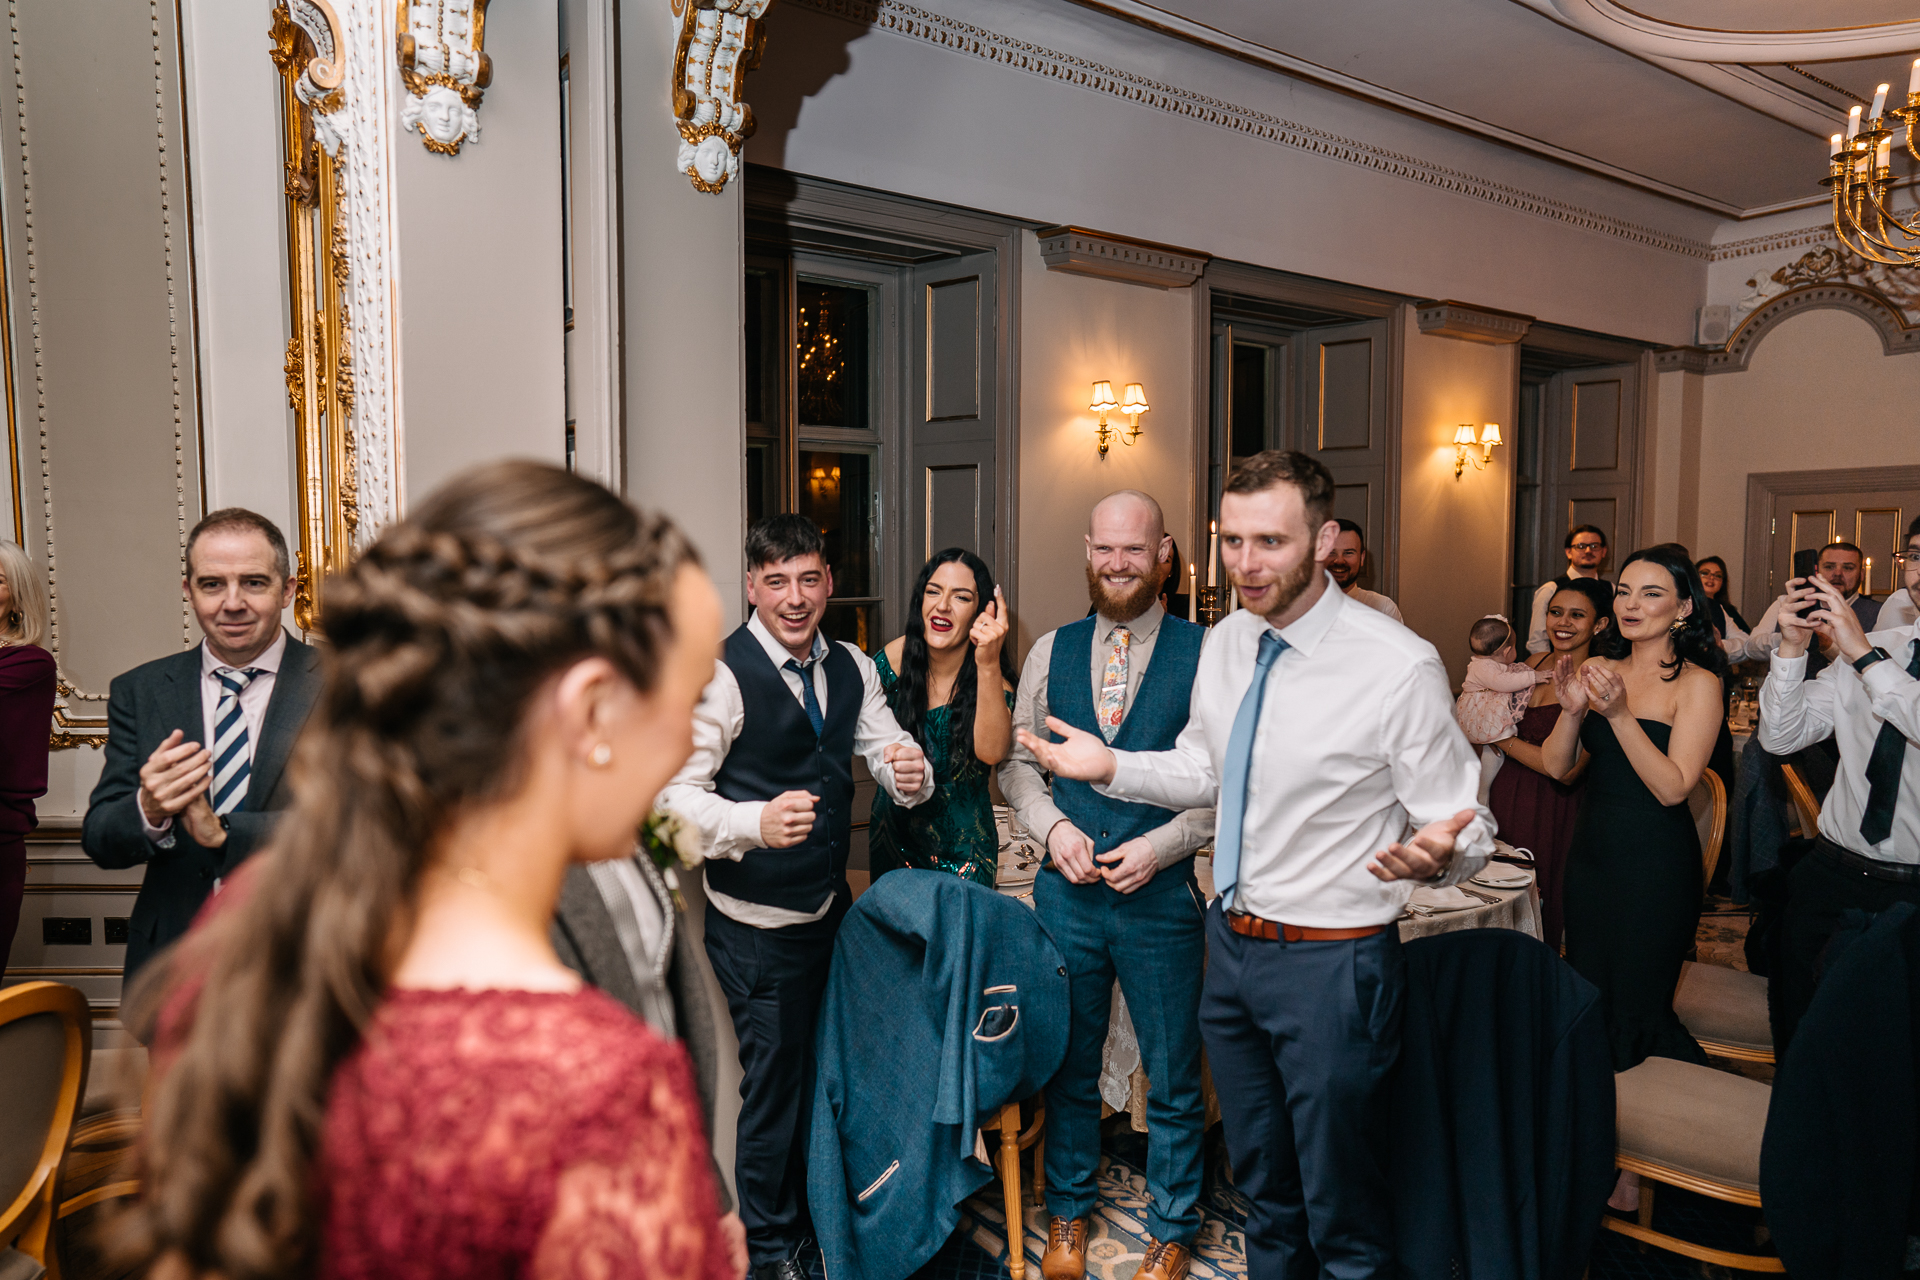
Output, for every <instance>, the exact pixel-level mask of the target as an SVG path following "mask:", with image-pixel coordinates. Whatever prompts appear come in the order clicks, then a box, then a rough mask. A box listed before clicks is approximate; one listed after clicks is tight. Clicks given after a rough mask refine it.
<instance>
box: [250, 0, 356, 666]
mask: <svg viewBox="0 0 1920 1280" xmlns="http://www.w3.org/2000/svg"><path fill="white" fill-rule="evenodd" d="M269 35H270V36H271V38H272V40H273V51H272V56H273V64H274V65H275V66H276V67H278V68H279V69H280V81H281V89H282V92H281V98H280V112H281V125H282V129H281V147H282V154H283V156H284V158H285V161H286V172H287V182H286V197H287V277H288V278H287V298H288V309H289V311H290V312H291V319H292V322H293V324H292V330H293V336H292V337H291V338H289V339H288V340H287V366H286V374H287V399H288V401H289V402H290V403H291V404H292V406H293V417H294V444H295V450H294V452H295V466H296V468H297V470H298V486H297V493H298V496H299V518H300V546H299V551H298V553H297V559H298V569H297V575H296V576H297V580H298V586H297V588H296V590H295V594H294V600H293V616H294V621H295V622H296V623H297V624H298V625H299V626H300V627H301V628H302V629H303V630H307V631H311V630H313V629H314V626H315V624H316V621H317V618H318V615H319V606H320V593H321V584H322V583H323V582H324V581H325V579H326V578H327V576H328V575H329V574H333V573H338V572H340V571H341V570H343V569H345V568H346V566H347V562H348V560H349V559H351V557H352V553H353V531H354V529H355V528H356V527H357V526H358V525H359V523H360V511H359V495H358V482H357V481H356V479H355V475H356V471H355V460H354V441H353V426H352V418H353V352H352V347H351V345H350V342H351V338H350V333H351V330H350V328H349V326H348V317H347V273H348V266H349V262H350V259H349V256H348V247H347V246H348V235H347V222H346V212H345V206H344V203H343V201H342V200H341V194H340V193H341V187H342V177H343V173H342V170H343V169H344V167H345V165H344V163H343V161H344V153H343V151H342V149H341V146H340V133H339V130H338V129H337V128H336V127H335V122H334V121H332V120H330V119H328V117H329V116H331V115H333V113H335V112H337V111H339V110H340V106H341V102H342V95H341V91H340V86H341V82H342V81H343V79H344V78H345V70H346V68H345V61H344V53H345V42H344V40H343V39H342V34H341V27H340V20H339V19H338V18H337V17H336V16H335V14H334V12H333V8H332V6H331V5H329V4H328V3H327V0H288V3H284V4H280V5H278V6H276V7H275V8H274V10H273V27H272V30H271V31H270V32H269Z"/></svg>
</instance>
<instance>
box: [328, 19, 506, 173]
mask: <svg viewBox="0 0 1920 1280" xmlns="http://www.w3.org/2000/svg"><path fill="white" fill-rule="evenodd" d="M321 2H322V0H294V7H295V9H296V10H297V9H298V7H299V6H300V5H301V4H303V3H321ZM397 3H398V6H399V7H398V8H397V9H396V10H395V18H394V21H395V25H396V26H397V27H398V28H399V31H400V37H399V41H398V43H397V45H396V47H397V48H398V49H399V51H400V78H401V80H402V81H403V82H405V84H406V86H407V100H406V101H405V102H403V103H401V104H400V128H401V131H402V132H410V131H413V130H416V129H417V130H418V131H419V133H420V141H421V142H422V143H423V144H425V146H426V148H427V150H429V151H433V152H437V153H439V154H440V155H443V156H457V155H459V154H460V144H461V143H462V142H478V141H480V116H479V111H480V100H481V98H483V97H484V96H485V93H484V91H485V89H486V87H487V86H488V85H490V84H492V83H493V59H492V58H489V57H488V56H487V53H486V49H485V48H484V46H485V44H486V36H487V0H397ZM294 18H295V21H298V20H299V14H298V13H297V12H296V13H295V15H294Z"/></svg>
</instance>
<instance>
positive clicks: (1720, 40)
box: [1523, 0, 1920, 63]
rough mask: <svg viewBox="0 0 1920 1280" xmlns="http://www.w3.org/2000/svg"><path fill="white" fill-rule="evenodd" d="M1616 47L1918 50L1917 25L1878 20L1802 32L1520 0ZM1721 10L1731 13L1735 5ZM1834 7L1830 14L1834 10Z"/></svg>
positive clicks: (1782, 58)
mask: <svg viewBox="0 0 1920 1280" xmlns="http://www.w3.org/2000/svg"><path fill="white" fill-rule="evenodd" d="M1523 2H1524V3H1526V4H1528V5H1530V6H1531V7H1533V8H1535V9H1540V10H1541V11H1542V12H1551V13H1552V15H1553V16H1555V17H1557V18H1559V19H1560V20H1561V21H1562V22H1564V23H1566V24H1567V25H1568V26H1570V27H1574V28H1577V29H1578V30H1581V31H1584V32H1586V33H1587V34H1588V35H1590V36H1592V37H1593V38H1594V39H1596V40H1599V41H1602V42H1603V43H1606V44H1610V45H1612V46H1613V47H1614V48H1616V49H1624V50H1626V51H1627V52H1628V53H1634V54H1639V55H1641V56H1642V57H1656V58H1673V59H1677V60H1679V61H1682V62H1720V63H1726V62H1760V63H1783V62H1837V61H1840V60H1841V59H1846V58H1881V57H1886V56H1888V55H1890V54H1897V53H1911V52H1913V50H1914V49H1916V48H1920V22H1883V23H1873V24H1869V25H1866V26H1834V27H1827V28H1825V29H1809V30H1805V31H1741V30H1738V29H1735V28H1731V27H1726V28H1719V29H1716V28H1712V27H1695V26H1684V25H1682V24H1680V23H1677V22H1664V21H1662V20H1660V19H1658V18H1653V17H1649V16H1648V15H1646V14H1643V13H1637V12H1635V11H1634V10H1632V9H1629V8H1627V7H1626V6H1625V5H1623V4H1619V3H1617V2H1616V0H1523ZM1727 8H1728V9H1729V10H1730V11H1731V12H1734V13H1737V12H1738V11H1739V9H1740V6H1739V5H1729V6H1727ZM1839 10H1840V6H1838V5H1835V6H1833V7H1832V9H1831V10H1830V12H1838V11H1839Z"/></svg>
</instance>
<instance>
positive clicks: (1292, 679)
mask: <svg viewBox="0 0 1920 1280" xmlns="http://www.w3.org/2000/svg"><path fill="white" fill-rule="evenodd" d="M1265 630H1267V623H1266V619H1264V618H1261V617H1259V616H1257V615H1255V614H1253V613H1251V612H1249V611H1247V610H1244V609H1242V610H1240V611H1238V612H1235V613H1232V614H1229V615H1228V616H1227V618H1226V619H1225V621H1223V622H1221V623H1220V624H1219V625H1218V626H1216V627H1214V628H1213V634H1212V635H1211V636H1209V637H1208V639H1207V646H1206V648H1205V649H1203V650H1201V653H1200V673H1199V676H1198V677H1197V678H1196V679H1195V681H1194V686H1193V708H1192V712H1191V714H1190V716H1189V718H1188V720H1187V727H1186V729H1185V730H1184V731H1183V732H1182V733H1181V734H1180V740H1179V742H1178V743H1177V744H1175V746H1174V749H1173V750H1171V751H1154V752H1132V751H1116V752H1114V753H1113V754H1114V759H1115V769H1114V777H1113V781H1112V783H1110V784H1108V785H1107V786H1104V787H1100V788H1098V790H1100V791H1101V792H1102V793H1103V794H1106V795H1110V796H1113V797H1115V798H1117V799H1121V800H1144V801H1146V802H1147V803H1149V804H1158V805H1164V806H1166V807H1168V808H1171V809H1180V808H1190V807H1193V806H1196V805H1202V804H1211V803H1213V801H1214V797H1215V793H1216V792H1217V790H1218V787H1219V783H1218V779H1219V777H1220V776H1221V774H1222V773H1223V772H1224V771H1225V765H1226V757H1227V740H1228V738H1229V736H1230V735H1231V734H1232V731H1233V720H1234V717H1235V715H1237V714H1238V712H1239V710H1240V702H1241V699H1242V698H1244V697H1245V696H1246V692H1247V689H1248V687H1249V686H1250V685H1251V684H1252V682H1253V671H1254V657H1255V655H1256V654H1257V652H1258V650H1259V644H1260V635H1261V633H1262V632H1263V631H1265ZM1277 634H1278V635H1279V636H1280V638H1281V639H1282V640H1285V641H1286V642H1287V644H1288V646H1289V647H1288V648H1287V649H1286V650H1285V651H1284V652H1282V653H1281V654H1280V657H1279V659H1278V660H1277V661H1275V663H1274V664H1273V669H1272V670H1271V671H1270V672H1269V673H1268V676H1267V678H1268V680H1269V681H1270V682H1271V683H1270V684H1269V686H1268V688H1267V696H1266V702H1265V704H1264V706H1263V708H1262V710H1261V715H1260V727H1259V730H1258V732H1257V733H1256V734H1255V735H1254V744H1253V760H1252V767H1251V769H1250V771H1249V774H1248V781H1247V805H1246V811H1245V826H1244V827H1243V828H1242V840H1241V847H1240V868H1239V876H1238V882H1237V887H1236V888H1235V890H1234V906H1235V908H1236V909H1238V910H1241V911H1246V912H1249V913H1251V914H1253V915H1256V916H1260V917H1263V918H1265V919H1268V920H1277V921H1280V922H1282V923H1285V924H1294V925H1304V926H1307V927H1309V928H1318V929H1341V928H1353V927H1363V926H1366V925H1377V924H1389V923H1391V922H1392V921H1393V920H1394V919H1395V918H1396V917H1398V916H1399V914H1400V912H1401V909H1402V908H1403V907H1405V906H1406V902H1407V898H1408V897H1409V895H1411V894H1412V892H1413V886H1412V884H1410V883H1408V882H1407V881H1404V880H1397V881H1393V882H1391V883H1387V882H1383V881H1380V880H1376V879H1374V877H1373V874H1372V873H1371V872H1369V871H1368V870H1367V864H1368V863H1369V862H1370V861H1372V860H1373V858H1374V855H1376V854H1378V853H1381V852H1383V851H1384V850H1385V849H1386V847H1387V846H1388V845H1389V844H1392V843H1393V842H1394V841H1396V840H1404V839H1405V838H1406V837H1407V836H1408V835H1409V834H1410V833H1411V832H1412V831H1413V829H1414V828H1416V827H1421V826H1425V825H1426V824H1427V823H1430V822H1435V821H1439V820H1441V819H1444V818H1451V817H1452V816H1453V815H1454V814H1456V813H1458V812H1459V811H1460V810H1462V809H1472V810H1474V811H1475V815H1476V816H1475V817H1474V819H1473V821H1471V822H1469V823H1468V824H1467V826H1466V827H1465V829H1464V830H1462V831H1461V832H1460V835H1459V836H1458V838H1457V839H1456V840H1455V848H1454V857H1453V860H1452V862H1451V864H1450V865H1449V866H1448V868H1447V872H1446V874H1445V876H1444V877H1443V879H1442V881H1441V882H1442V883H1444V884H1454V883H1457V882H1459V881H1461V880H1464V879H1466V878H1467V877H1469V876H1472V875H1474V874H1475V873H1477V872H1478V871H1479V870H1480V868H1481V867H1482V866H1484V865H1485V864H1486V860H1487V858H1488V856H1489V855H1491V854H1492V853H1493V832H1494V829H1495V824H1494V820H1493V815H1492V814H1491V813H1489V812H1487V810H1486V808H1485V806H1483V805H1480V804H1478V803H1476V802H1475V799H1474V797H1475V794H1476V792H1477V791H1478V789H1479V785H1480V761H1479V759H1478V757H1477V756H1475V755H1474V751H1473V748H1472V747H1471V746H1469V745H1468V744H1467V739H1466V735H1465V734H1463V733H1461V732H1460V726H1459V724H1458V723H1457V722H1455V720H1454V718H1453V698H1452V695H1451V691H1450V688H1449V685H1448V683H1447V672H1446V668H1445V667H1444V666H1442V665H1441V662H1440V655H1439V654H1438V653H1436V652H1435V651H1434V648H1433V646H1432V645H1430V644H1428V643H1427V642H1426V641H1425V640H1422V639H1421V638H1420V637H1419V636H1417V635H1415V634H1414V633H1413V632H1411V631H1409V630H1407V629H1406V628H1405V627H1403V626H1401V625H1400V624H1398V623H1396V622H1394V621H1393V620H1392V619H1390V618H1387V617H1385V616H1384V615H1382V614H1379V613H1376V612H1375V611H1374V610H1372V609H1369V608H1367V607H1365V606H1364V605H1361V604H1357V603H1355V602H1354V601H1351V600H1349V599H1347V597H1346V595H1345V593H1344V592H1342V591H1341V590H1340V589H1339V588H1338V587H1337V586H1335V585H1334V584H1333V580H1332V578H1331V577H1329V578H1328V579H1327V589H1326V591H1325V592H1324V593H1323V594H1322V596H1321V598H1320V599H1319V600H1318V601H1317V602H1315V604H1314V606H1313V607H1312V608H1311V609H1309V610H1307V612H1306V613H1305V614H1303V615H1302V616H1301V617H1300V618H1298V619H1296V620H1295V621H1294V622H1293V623H1291V624H1290V625H1288V626H1287V627H1285V628H1283V629H1281V630H1280V631H1279V632H1278V633H1277Z"/></svg>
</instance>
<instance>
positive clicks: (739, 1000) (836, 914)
mask: <svg viewBox="0 0 1920 1280" xmlns="http://www.w3.org/2000/svg"><path fill="white" fill-rule="evenodd" d="M847 905H848V902H847V895H846V894H845V893H838V894H835V895H834V899H833V907H832V909H831V910H829V911H828V912H827V914H826V915H825V916H823V917H821V918H820V919H818V920H815V921H813V922H812V923H810V924H795V925H788V926H787V927H786V928H784V929H756V928H754V927H753V926H752V925H746V924H741V923H740V922H739V921H738V920H735V919H733V918H732V917H730V916H728V915H726V914H724V913H723V912H721V911H720V909H719V908H717V907H715V906H714V905H713V904H712V903H711V902H709V903H708V904H707V917H706V923H707V958H708V959H709V960H711V961H712V962H713V976H714V977H715V978H716V979H717V980H718V981H719V983H720V991H721V993H722V994H723V995H725V996H726V998H727V1011H728V1012H729V1013H730V1014H732V1015H733V1031H734V1034H735V1036H737V1037H738V1038H739V1041H740V1072H741V1076H740V1127H739V1131H738V1137H737V1140H736V1144H735V1147H734V1158H733V1181H734V1186H735V1188H736V1189H737V1190H738V1191H739V1193H740V1194H739V1197H738V1199H739V1201H740V1221H741V1222H742V1223H743V1224H745V1226H746V1228H747V1255H748V1257H749V1258H750V1259H751V1260H752V1263H753V1265H754V1266H756V1267H758V1266H764V1265H766V1264H767V1263H770V1262H778V1261H780V1260H781V1259H783V1258H791V1257H793V1256H794V1255H795V1254H796V1253H797V1252H799V1249H800V1243H801V1241H802V1240H804V1239H805V1238H806V1234H807V1143H808V1139H809V1136H810V1132H811V1128H812V1125H811V1116H812V1112H813V1083H814V1056H813V1028H814V1023H815V1021H816V1020H817V1019H818V1017H819V1013H820V1000H821V997H822V995H823V994H824V993H825V991H826V987H827V968H828V964H829V962H830V961H831V960H832V959H833V938H834V935H835V934H836V933H837V932H839V929H840V921H841V920H842V918H844V917H845V916H846V914H847Z"/></svg>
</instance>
